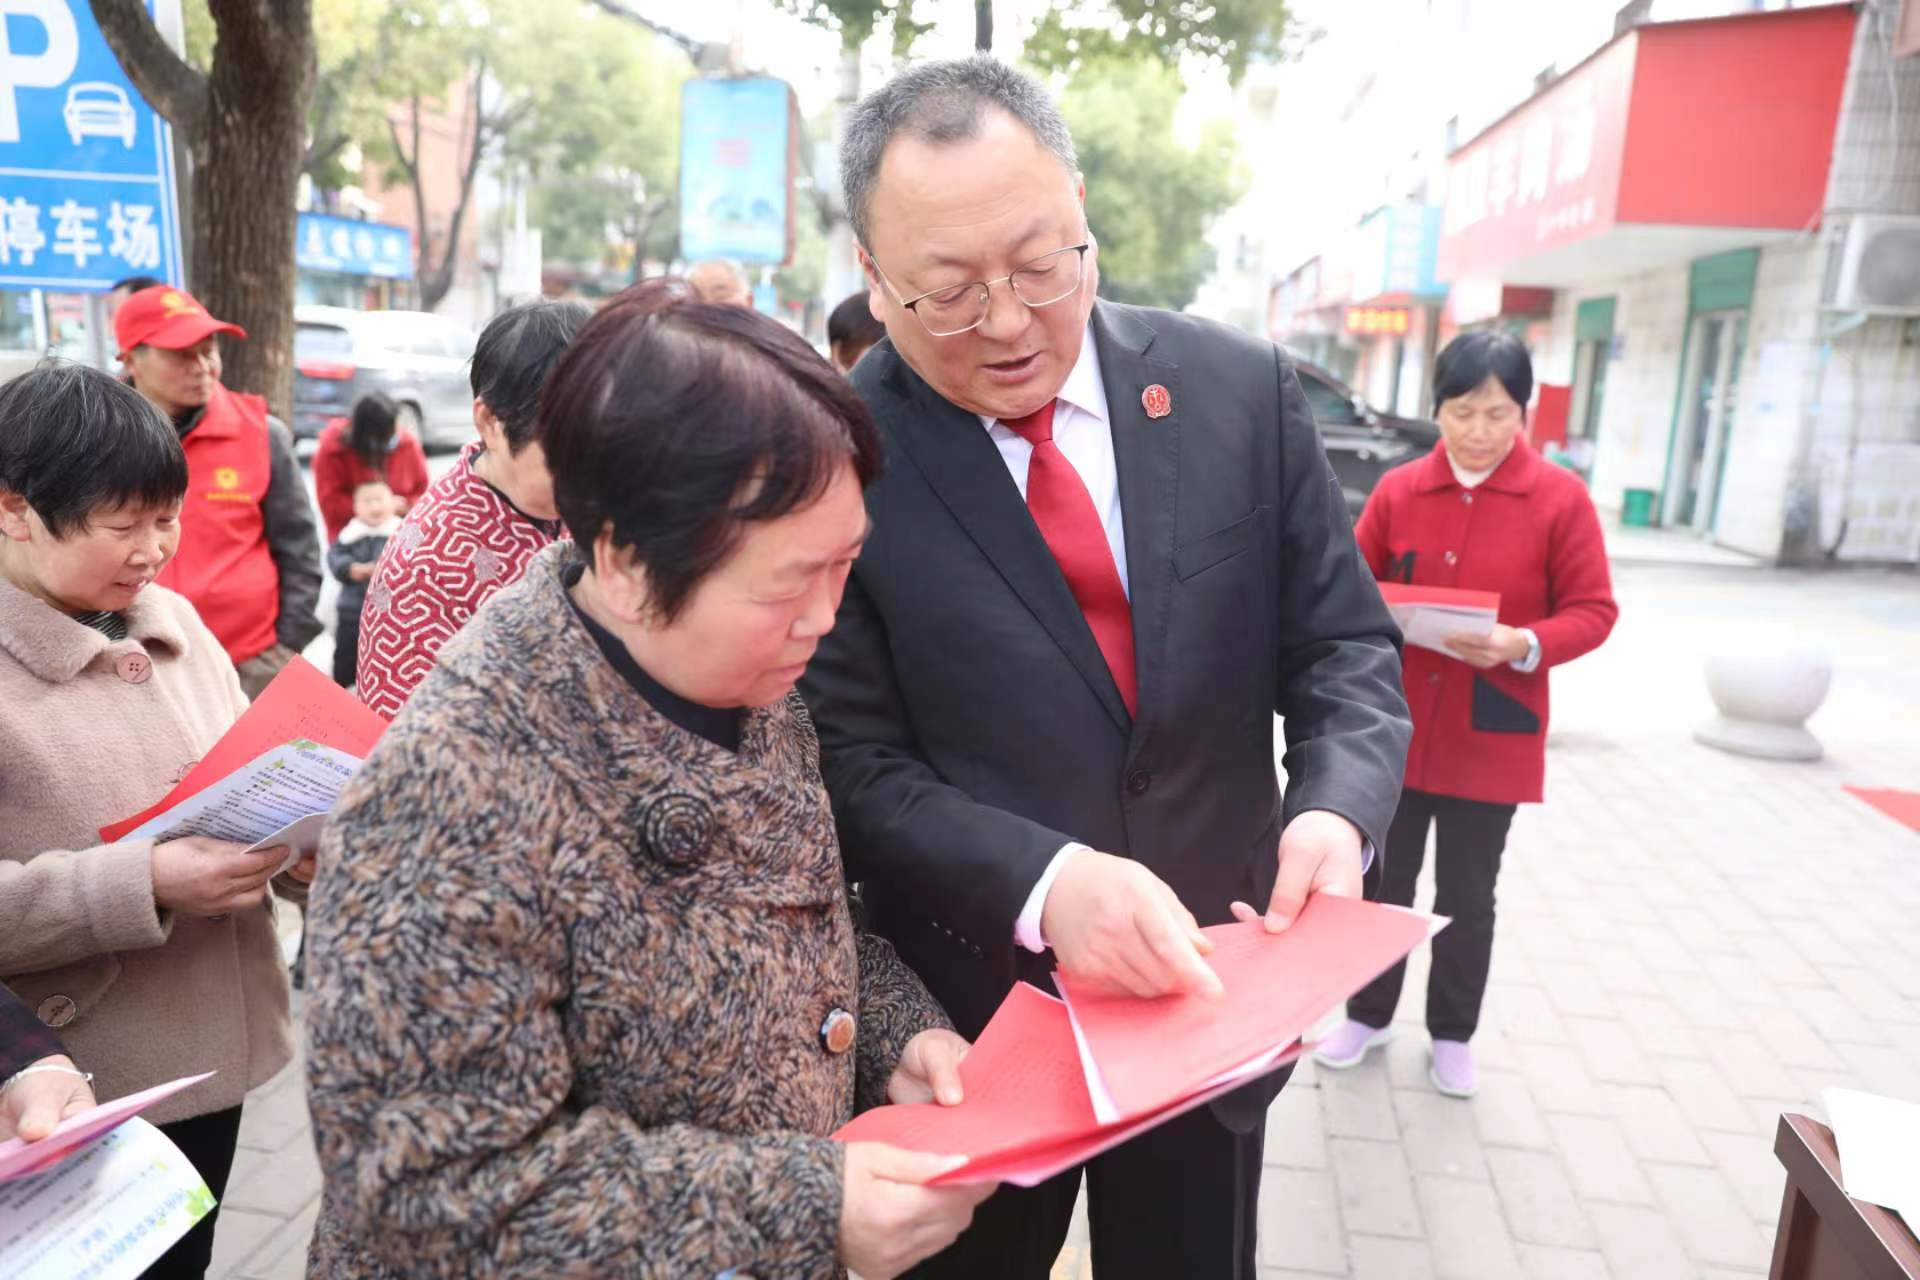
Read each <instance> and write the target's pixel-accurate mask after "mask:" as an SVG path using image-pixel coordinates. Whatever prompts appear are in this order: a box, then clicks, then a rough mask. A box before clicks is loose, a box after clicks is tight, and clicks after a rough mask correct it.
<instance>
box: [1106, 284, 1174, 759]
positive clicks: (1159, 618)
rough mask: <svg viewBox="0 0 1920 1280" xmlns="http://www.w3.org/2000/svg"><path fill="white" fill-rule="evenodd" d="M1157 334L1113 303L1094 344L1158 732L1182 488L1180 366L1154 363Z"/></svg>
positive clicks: (1144, 721)
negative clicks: (1163, 394)
mask: <svg viewBox="0 0 1920 1280" xmlns="http://www.w3.org/2000/svg"><path fill="white" fill-rule="evenodd" d="M1153 339H1154V331H1153V330H1152V329H1151V328H1150V327H1149V326H1148V325H1147V323H1146V322H1145V321H1143V320H1141V319H1140V318H1139V317H1138V316H1137V315H1135V314H1134V313H1132V312H1130V311H1125V310H1122V309H1120V308H1118V307H1115V306H1114V305H1112V304H1111V303H1106V302H1096V303H1095V304H1094V308H1093V341H1094V347H1095V349H1096V350H1097V351H1098V352H1099V353H1100V381H1101V383H1102V385H1103V386H1104V387H1105V389H1106V393H1107V417H1108V420H1109V421H1110V422H1111V423H1112V431H1113V461H1114V465H1115V467H1116V468H1117V469H1118V471H1119V476H1120V514H1121V520H1122V523H1123V524H1124V525H1125V530H1126V533H1125V536H1126V540H1127V595H1128V599H1129V600H1130V601H1131V603H1132V606H1133V659H1134V666H1135V669H1136V671H1137V673H1138V676H1139V681H1140V689H1139V701H1138V703H1137V704H1136V705H1137V706H1138V708H1139V717H1138V720H1139V723H1140V725H1141V727H1142V728H1143V729H1146V728H1148V727H1150V725H1151V721H1152V710H1153V708H1154V707H1155V705H1156V699H1155V695H1156V694H1158V693H1159V692H1160V687H1159V686H1160V681H1161V680H1162V679H1163V678H1164V675H1165V671H1166V666H1165V659H1166V647H1167V621H1168V610H1169V608H1170V606H1171V601H1172V598H1173V515H1174V510H1175V500H1176V497H1177V495H1178V490H1179V483H1180V409H1181V395H1180V366H1178V365H1176V364H1172V363H1169V362H1167V361H1164V360H1154V359H1150V358H1149V357H1148V355H1147V349H1148V348H1149V347H1150V346H1152V345H1153ZM1156 384H1158V385H1159V386H1162V387H1164V388H1166V390H1167V392H1168V394H1169V396H1170V397H1171V400H1172V411H1171V412H1170V413H1168V414H1167V415H1166V416H1165V417H1161V418H1149V417H1148V416H1147V411H1146V406H1145V404H1144V403H1143V400H1142V397H1143V396H1144V394H1145V393H1146V390H1147V388H1148V387H1150V386H1154V385H1156Z"/></svg>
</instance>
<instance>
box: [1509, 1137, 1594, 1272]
mask: <svg viewBox="0 0 1920 1280" xmlns="http://www.w3.org/2000/svg"><path fill="white" fill-rule="evenodd" d="M1487 1161H1488V1163H1489V1164H1491V1165H1492V1166H1493V1185H1494V1189H1495V1190H1496V1191H1498V1192H1499V1194H1500V1205H1501V1207H1502V1208H1503V1209H1504V1210H1505V1211H1506V1219H1507V1226H1508V1228H1509V1229H1510V1230H1511V1231H1512V1233H1513V1238H1514V1239H1515V1240H1517V1241H1521V1242H1524V1243H1527V1244H1542V1245H1553V1246H1556V1247H1560V1248H1566V1249H1594V1248H1597V1247H1598V1244H1599V1242H1598V1241H1597V1240H1595V1239H1594V1235H1593V1224H1592V1223H1590V1222H1589V1221H1588V1220H1587V1215H1586V1214H1585V1213H1584V1212H1583V1211H1582V1210H1581V1207H1580V1202H1579V1199H1578V1198H1577V1197H1576V1196H1575V1195H1574V1191H1573V1183H1572V1182H1571V1181H1570V1180H1569V1179H1568V1177H1567V1173H1566V1170H1565V1169H1563V1168H1562V1167H1561V1164H1560V1158H1559V1156H1557V1155H1554V1154H1552V1153H1550V1152H1545V1151H1512V1150H1501V1149H1497V1148H1496V1149H1495V1150H1492V1151H1489V1152H1488V1153H1487Z"/></svg>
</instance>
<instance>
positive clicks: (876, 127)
mask: <svg viewBox="0 0 1920 1280" xmlns="http://www.w3.org/2000/svg"><path fill="white" fill-rule="evenodd" d="M990 107H991V108H997V109H999V110H1001V111H1004V112H1006V113H1007V114H1008V115H1010V116H1012V117H1013V118H1014V119H1015V120H1017V121H1019V122H1020V124H1021V125H1022V126H1023V127H1025V129H1026V130H1027V132H1029V133H1031V134H1032V135H1033V136H1034V139H1035V140H1036V141H1038V142H1039V143H1040V145H1041V146H1043V147H1045V148H1046V149H1047V150H1048V151H1050V152H1052V153H1053V156H1054V159H1056V160H1058V161H1059V162H1060V163H1061V165H1062V166H1064V167H1065V168H1066V171H1067V172H1068V173H1072V174H1077V173H1079V172H1080V161H1079V158H1078V157H1077V156H1076V155H1075V154H1074V150H1073V135H1072V134H1071V133H1069V132H1068V131H1067V122H1066V120H1065V119H1063V118H1062V117H1061V115H1060V109H1059V108H1058V107H1056V106H1054V105H1053V99H1052V98H1050V97H1048V96H1047V91H1046V90H1045V89H1043V88H1041V86H1040V84H1039V82H1038V81H1036V80H1034V79H1033V78H1032V77H1031V76H1027V75H1023V74H1021V73H1020V72H1018V71H1015V70H1014V69H1013V68H1012V67H1010V66H1008V65H1007V64H1006V63H1004V62H1001V61H1000V60H999V59H997V58H995V57H993V56H992V55H991V54H985V53H976V54H974V55H973V56H972V57H970V58H954V59H949V60H946V61H941V62H927V63H922V64H921V65H920V66H917V67H914V68H912V69H911V70H908V71H903V72H901V73H900V74H899V75H897V76H895V77H894V78H893V79H891V80H889V81H887V83H886V84H884V85H882V86H881V87H880V88H878V89H875V90H874V91H873V92H872V93H870V94H868V95H867V96H866V97H864V98H862V99H860V102H859V104H858V105H856V106H855V107H854V109H853V114H852V115H850V116H849V117H848V118H847V134H846V139H845V141H843V142H842V143H841V144H840V185H841V189H842V191H843V192H844V193H845V195H846V201H847V218H848V220H849V221H850V222H852V223H853V235H854V238H855V239H856V240H858V241H859V242H860V243H861V244H866V243H867V204H868V202H869V201H871V200H872V199H873V186H874V182H875V181H876V180H877V179H878V178H879V176H880V159H881V157H882V156H884V155H885V154H886V151H887V144H888V143H890V142H892V141H893V140H894V139H895V138H897V137H900V136H901V135H903V134H904V135H906V136H907V137H910V138H918V139H920V140H921V141H923V142H930V143H932V144H934V145H935V146H942V145H945V144H948V143H954V142H965V141H967V140H968V139H971V138H977V137H979V136H980V128H981V125H982V123H983V122H984V120H985V117H986V111H987V109H988V108H990Z"/></svg>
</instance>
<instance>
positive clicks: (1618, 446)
mask: <svg viewBox="0 0 1920 1280" xmlns="http://www.w3.org/2000/svg"><path fill="white" fill-rule="evenodd" d="M1609 295H1611V296H1612V297H1613V299H1614V312H1613V332H1614V334H1615V335H1616V338H1617V339H1618V341H1617V342H1616V346H1618V347H1619V349H1620V355H1619V357H1618V358H1617V359H1615V360H1614V361H1613V363H1612V364H1611V365H1610V366H1609V367H1608V370H1607V393H1606V399H1605V401H1604V403H1602V404H1601V406H1600V431H1599V435H1598V437H1597V442H1596V444H1595V447H1594V464H1593V483H1592V488H1593V500H1594V501H1595V502H1596V503H1598V504H1599V505H1600V506H1602V507H1618V506H1619V505H1620V503H1621V496H1622V494H1623V492H1624V491H1625V490H1627V489H1660V488H1663V487H1664V485H1665V478H1664V472H1665V469H1666V464H1667V444H1668V441H1669V439H1670V437H1671V435H1672V430H1673V404H1674V396H1675V394H1676V392H1677V391H1678V389H1679V385H1680V347H1681V343H1682V340H1683V339H1684V337H1685V331H1686V323H1687V271H1686V268H1684V267H1680V268H1672V269H1668V270H1664V271H1655V272H1650V273H1648V274H1645V275H1638V276H1630V277H1628V278H1626V279H1623V280H1620V281H1617V282H1615V285H1614V287H1613V288H1611V289H1607V288H1603V287H1598V286H1596V287H1594V288H1592V289H1590V290H1587V291H1583V292H1582V293H1580V294H1578V295H1575V299H1574V301H1575V303H1576V304H1577V302H1578V300H1579V299H1581V298H1602V297H1607V296H1609ZM1570 350H1571V344H1569V351H1570Z"/></svg>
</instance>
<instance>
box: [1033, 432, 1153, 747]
mask: <svg viewBox="0 0 1920 1280" xmlns="http://www.w3.org/2000/svg"><path fill="white" fill-rule="evenodd" d="M1057 403H1058V401H1054V400H1049V401H1047V403H1046V404H1044V405H1043V406H1041V407H1040V408H1039V409H1038V410H1036V411H1034V412H1033V413H1030V414H1028V415H1027V416H1026V417H1024V418H1002V419H1001V420H1000V422H1001V425H1003V426H1005V427H1006V428H1007V429H1008V430H1009V431H1012V432H1013V433H1014V434H1016V435H1018V436H1020V437H1021V438H1022V439H1023V440H1025V441H1026V442H1027V443H1028V444H1030V445H1032V446H1033V460H1032V461H1031V462H1029V463H1028V464H1027V510H1028V511H1029V512H1030V513H1031V514H1032V516H1033V522H1034V524H1036V525H1038V526H1039V527H1040V536H1041V537H1042V538H1045V539H1046V541H1047V550H1049V551H1051V552H1053V558H1054V560H1055V562H1056V563H1058V564H1059V566H1060V572H1061V574H1062V576H1064V577H1065V578H1066V580H1067V589H1068V590H1069V591H1071V592H1073V598H1074V599H1075V600H1077V601H1078V602H1079V604H1080V612H1081V613H1083V614H1085V615H1086V618H1087V627H1088V629H1090V630H1091V631H1092V632H1093V639H1094V643H1096V644H1098V645H1099V646H1100V652H1101V654H1102V656H1104V657H1105V658H1106V660H1107V670H1108V671H1110V672H1112V673H1113V682H1114V683H1115V684H1116V685H1118V686H1120V698H1121V700H1122V701H1124V702H1125V703H1126V704H1127V713H1128V714H1129V715H1132V714H1134V712H1135V706H1134V703H1135V700H1136V698H1137V697H1138V690H1139V684H1138V677H1137V676H1136V674H1135V671H1134V665H1133V609H1132V607H1131V606H1130V605H1129V604H1128V603H1127V591H1126V588H1125V587H1124V586H1122V585H1121V583H1120V570H1119V568H1118V567H1117V566H1115V564H1114V562H1113V548H1112V546H1110V545H1109V544H1108V542H1107V530H1106V526H1105V525H1103V524H1101V523H1100V513H1099V512H1097V511H1095V510H1094V509H1093V498H1092V497H1091V496H1089V495H1088V493H1087V486H1086V483H1085V482H1084V481H1083V480H1081V479H1080V473H1079V472H1078V471H1075V470H1074V469H1073V464H1072V463H1071V462H1069V461H1067V455H1065V454H1064V453H1061V452H1060V446H1059V445H1057V444H1055V443H1054V442H1053V408H1054V405H1055V404H1057Z"/></svg>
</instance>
